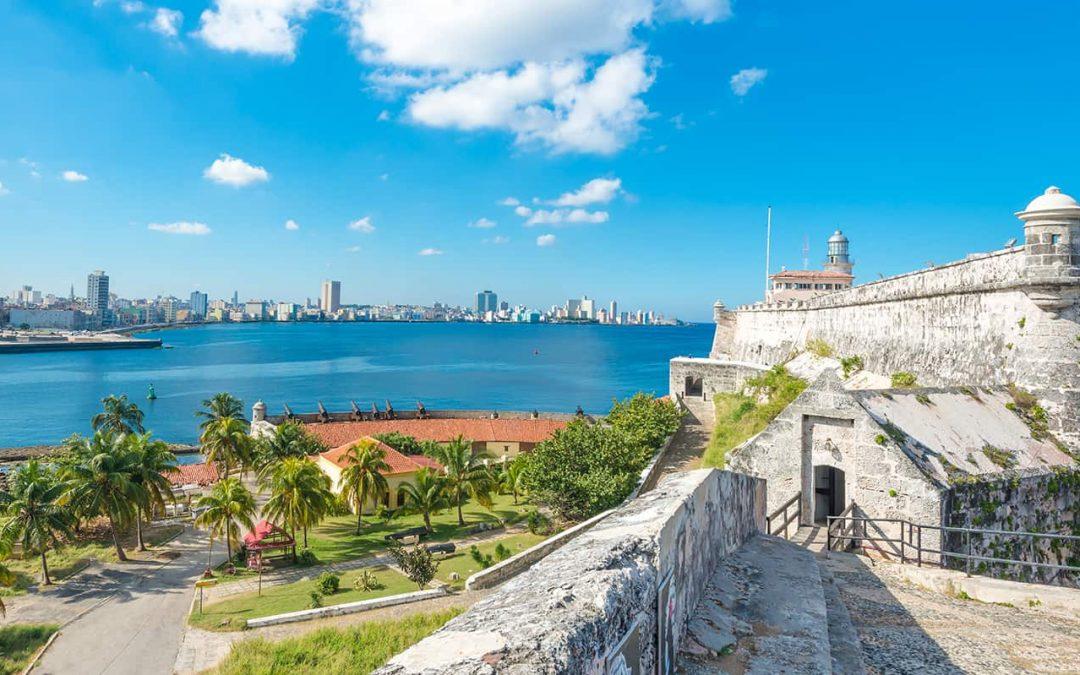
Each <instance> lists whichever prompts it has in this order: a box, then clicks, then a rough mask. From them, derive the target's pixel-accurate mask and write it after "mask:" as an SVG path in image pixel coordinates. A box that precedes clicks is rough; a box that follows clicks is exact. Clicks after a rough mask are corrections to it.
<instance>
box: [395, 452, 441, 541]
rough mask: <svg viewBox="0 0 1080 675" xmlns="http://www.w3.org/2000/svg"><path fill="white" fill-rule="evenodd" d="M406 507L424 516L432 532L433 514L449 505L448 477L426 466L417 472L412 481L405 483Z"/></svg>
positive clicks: (403, 488)
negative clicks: (447, 492) (447, 493)
mask: <svg viewBox="0 0 1080 675" xmlns="http://www.w3.org/2000/svg"><path fill="white" fill-rule="evenodd" d="M401 491H402V492H404V493H405V507H406V508H408V509H410V510H412V511H415V512H417V513H419V514H421V515H423V517H424V528H425V529H427V531H428V532H432V531H433V530H432V528H431V514H432V513H437V512H439V511H441V510H443V509H445V508H446V507H447V506H449V504H448V502H447V499H446V477H445V476H443V475H442V474H441V473H439V472H438V471H435V470H433V469H429V468H428V467H424V468H422V469H420V470H419V471H417V472H416V476H415V477H414V478H413V480H412V482H411V483H404V484H402V486H401Z"/></svg>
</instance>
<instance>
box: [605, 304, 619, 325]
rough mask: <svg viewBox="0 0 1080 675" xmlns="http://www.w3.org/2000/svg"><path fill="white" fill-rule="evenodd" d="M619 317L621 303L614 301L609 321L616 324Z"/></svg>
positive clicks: (609, 311) (609, 313)
mask: <svg viewBox="0 0 1080 675" xmlns="http://www.w3.org/2000/svg"><path fill="white" fill-rule="evenodd" d="M617 316H619V303H617V302H615V301H614V300H612V301H611V307H610V308H609V309H608V320H610V321H611V322H612V323H615V318H616V317H617Z"/></svg>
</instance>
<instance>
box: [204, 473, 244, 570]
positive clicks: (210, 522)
mask: <svg viewBox="0 0 1080 675" xmlns="http://www.w3.org/2000/svg"><path fill="white" fill-rule="evenodd" d="M196 506H197V507H198V508H200V509H206V510H205V511H203V512H202V513H201V514H199V517H198V518H197V519H196V520H195V523H196V524H197V525H202V526H205V527H207V528H208V529H209V530H210V550H209V551H208V552H207V558H206V570H207V571H208V572H209V571H210V569H211V567H212V566H213V555H214V535H215V534H216V535H219V536H220V535H224V536H225V547H226V549H227V550H228V554H229V560H230V561H231V560H232V540H233V537H236V538H237V539H239V538H240V526H241V525H243V526H244V527H246V528H247V529H249V530H250V529H252V528H254V527H255V515H256V513H257V511H258V508H257V507H256V506H255V497H253V496H252V494H251V492H250V491H249V490H248V489H247V488H246V487H244V484H243V483H241V482H240V479H239V478H226V479H225V480H223V481H219V482H218V483H217V484H216V485H214V487H213V489H212V490H210V494H208V495H204V496H202V497H200V498H199V501H198V503H197V504H196Z"/></svg>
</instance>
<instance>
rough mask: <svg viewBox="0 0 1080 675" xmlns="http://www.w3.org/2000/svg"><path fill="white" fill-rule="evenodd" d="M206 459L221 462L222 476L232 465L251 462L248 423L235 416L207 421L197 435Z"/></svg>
mask: <svg viewBox="0 0 1080 675" xmlns="http://www.w3.org/2000/svg"><path fill="white" fill-rule="evenodd" d="M199 443H201V444H202V450H203V454H205V455H206V461H208V462H213V463H221V465H222V467H223V470H222V474H221V475H222V476H226V477H227V476H228V475H229V468H230V467H231V466H233V465H236V466H240V467H245V466H248V465H250V464H251V454H252V446H253V445H254V440H253V439H252V438H251V436H249V435H248V424H247V422H246V421H245V420H243V419H240V418H237V417H222V418H219V419H215V420H212V421H209V422H208V423H206V424H205V426H204V427H203V432H202V436H200V437H199Z"/></svg>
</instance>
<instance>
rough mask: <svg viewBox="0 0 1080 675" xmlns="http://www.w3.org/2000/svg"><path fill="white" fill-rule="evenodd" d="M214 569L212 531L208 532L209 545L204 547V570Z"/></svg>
mask: <svg viewBox="0 0 1080 675" xmlns="http://www.w3.org/2000/svg"><path fill="white" fill-rule="evenodd" d="M213 569H214V533H213V532H210V546H209V547H208V548H207V549H206V571H207V572H210V571H211V570H213Z"/></svg>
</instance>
